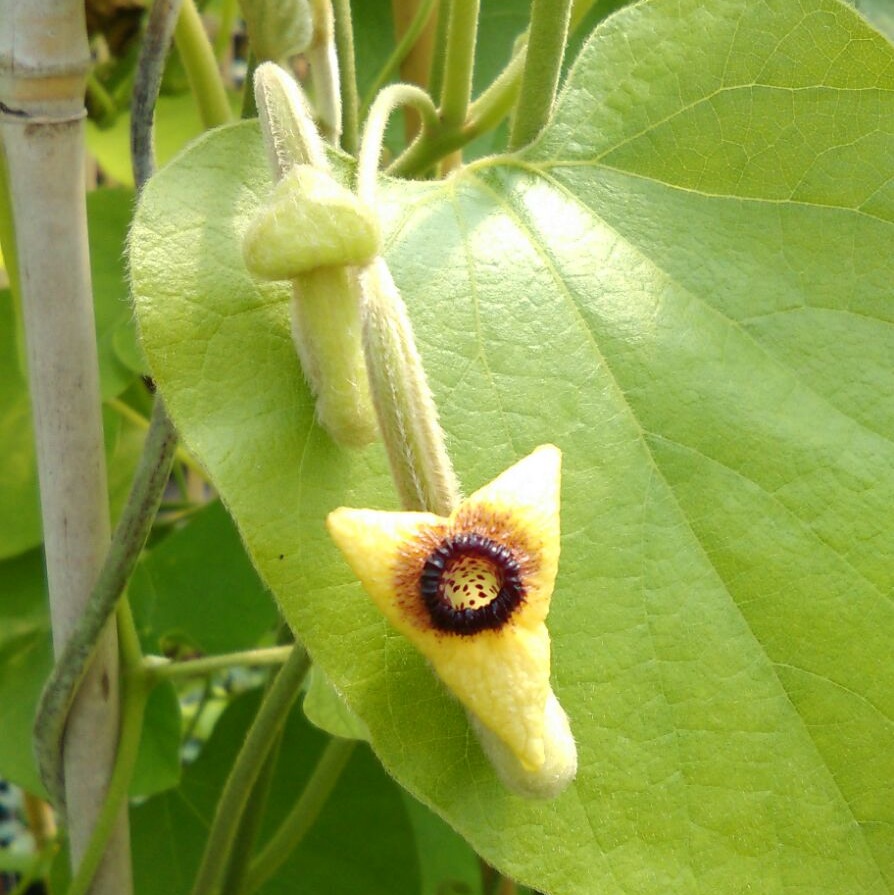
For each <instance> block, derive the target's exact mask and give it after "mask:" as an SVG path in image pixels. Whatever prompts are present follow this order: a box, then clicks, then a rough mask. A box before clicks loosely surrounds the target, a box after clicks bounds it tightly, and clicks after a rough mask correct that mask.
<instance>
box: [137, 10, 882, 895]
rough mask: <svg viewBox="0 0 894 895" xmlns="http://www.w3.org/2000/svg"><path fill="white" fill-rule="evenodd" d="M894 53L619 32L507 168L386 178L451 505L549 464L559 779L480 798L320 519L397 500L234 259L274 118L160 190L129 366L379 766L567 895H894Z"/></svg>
mask: <svg viewBox="0 0 894 895" xmlns="http://www.w3.org/2000/svg"><path fill="white" fill-rule="evenodd" d="M892 166H894V50H892V47H891V46H890V45H889V44H888V43H887V42H886V41H885V40H884V39H883V38H882V37H881V36H879V35H878V34H877V33H876V32H874V31H872V30H871V29H870V28H869V27H868V26H867V25H866V23H865V22H864V21H863V20H862V19H860V18H859V17H858V16H857V15H856V14H855V13H854V12H853V11H852V10H850V9H849V8H847V7H846V6H844V5H842V4H839V3H837V2H833V0H817V2H806V0H805V2H801V3H798V2H792V0H770V2H763V0H760V2H759V0H736V2H733V0H708V2H705V0H689V2H682V0H655V2H647V3H643V4H639V5H637V6H634V7H630V8H628V9H626V10H624V11H623V12H621V13H619V14H618V15H616V16H613V17H612V18H610V19H609V20H607V21H606V22H605V23H604V24H603V25H602V26H600V28H599V29H598V30H597V32H596V33H595V35H594V37H593V39H592V40H591V41H590V43H589V44H588V45H587V46H586V47H585V48H584V50H583V51H582V54H581V56H580V58H579V60H578V63H577V64H576V66H575V67H574V68H573V70H572V72H571V75H570V78H569V82H568V84H567V86H566V88H565V90H564V92H563V94H562V97H561V101H560V105H559V108H558V111H557V114H556V117H555V120H554V122H553V123H552V125H551V126H550V127H549V128H548V130H547V132H546V133H545V134H544V135H543V137H542V139H541V140H540V142H539V143H537V144H536V145H534V146H533V147H531V148H530V149H528V150H526V151H525V152H523V153H521V154H520V155H518V156H512V157H498V158H493V159H489V160H486V161H481V162H477V163H475V164H474V165H473V166H471V167H469V168H466V169H464V170H461V171H460V172H458V173H457V174H455V175H454V176H453V177H452V178H451V179H450V180H449V181H447V182H446V183H443V184H429V185H413V184H399V183H395V184H389V185H387V186H386V187H384V188H383V190H382V209H381V210H382V214H383V218H384V229H385V233H386V257H387V259H388V261H389V264H390V265H391V268H392V272H393V274H394V277H395V280H396V281H397V283H398V285H399V286H400V288H401V290H402V292H403V296H404V298H405V300H406V302H407V304H408V307H409V310H410V314H411V316H412V319H413V323H414V326H415V328H416V333H417V338H418V341H419V346H420V351H421V353H422V357H423V360H424V362H425V364H426V368H427V370H428V371H429V375H430V377H431V380H432V385H433V388H434V391H435V393H436V398H437V400H438V404H439V408H440V410H441V414H442V419H443V422H444V425H445V428H446V431H447V433H448V438H449V443H450V448H451V452H452V455H453V457H454V459H455V463H456V466H457V470H458V472H459V474H460V476H461V478H462V480H463V483H464V486H465V488H466V490H467V492H468V491H471V490H473V489H474V488H476V487H478V486H480V485H481V484H483V483H484V482H486V481H487V480H489V479H490V478H492V477H493V476H494V475H496V474H497V473H499V472H500V471H501V470H502V469H504V468H505V467H507V466H508V465H510V464H511V463H512V462H513V461H514V460H516V459H518V458H520V457H522V456H524V455H525V454H527V453H528V452H529V451H530V450H531V449H532V448H533V447H534V446H535V445H537V444H540V443H544V442H552V443H555V444H557V445H559V446H560V447H561V449H562V451H563V453H564V459H565V463H564V480H563V509H562V557H561V561H560V570H559V579H558V583H557V589H556V593H555V595H554V597H553V604H552V611H551V614H550V618H549V625H550V630H551V633H552V638H553V682H554V686H555V690H556V693H557V695H558V697H559V699H560V701H561V703H562V705H563V706H564V707H565V708H566V710H567V712H568V715H569V717H570V719H571V724H572V729H573V731H574V733H575V736H576V738H577V741H578V748H579V753H580V771H579V774H578V777H577V780H576V781H575V783H574V784H573V785H572V786H571V787H570V788H569V790H568V791H566V792H565V793H564V794H563V795H562V796H561V797H560V798H558V799H557V800H556V801H554V802H547V803H536V802H525V801H523V800H520V799H518V798H516V797H514V796H511V795H509V794H508V793H507V792H506V791H505V790H504V789H503V788H502V787H501V786H500V784H499V783H498V782H497V780H496V778H495V776H494V773H493V771H492V770H491V768H490V767H489V765H488V764H487V762H486V760H485V759H484V757H483V755H482V753H481V750H480V748H479V746H478V744H477V742H476V740H475V737H474V735H473V734H472V733H471V732H470V730H469V728H468V724H467V721H466V719H465V716H464V714H463V712H462V710H461V708H460V707H459V705H458V704H457V703H456V702H455V701H454V700H453V699H452V698H451V697H450V696H449V694H448V693H446V691H445V690H444V689H443V687H442V686H441V685H439V683H438V682H437V681H436V679H435V677H434V676H433V674H432V673H431V671H430V669H429V668H428V667H427V666H426V664H425V662H424V661H423V660H422V659H421V658H420V657H419V656H418V654H416V653H415V652H414V651H413V649H412V648H411V647H410V646H409V645H408V644H407V643H406V642H405V641H404V640H403V639H402V638H400V637H399V636H398V635H396V634H394V633H393V632H391V631H390V630H389V629H388V627H387V625H386V624H385V623H384V622H383V620H382V619H381V618H380V617H379V616H378V615H377V613H376V610H375V609H374V608H373V606H372V604H371V601H370V600H369V599H368V598H367V597H365V596H364V594H363V593H362V592H361V590H360V588H359V586H358V585H357V584H356V583H355V582H353V581H351V576H350V573H349V571H348V570H347V568H346V566H345V565H344V563H343V562H342V561H341V560H340V558H339V556H338V554H337V553H336V551H335V549H334V547H333V546H332V545H330V544H329V542H328V541H327V539H326V535H325V532H324V526H323V520H324V518H325V516H326V513H327V512H328V511H329V510H331V509H333V508H334V507H336V506H339V505H342V504H345V505H349V506H371V507H375V508H379V509H389V508H396V499H395V496H394V492H393V489H392V487H391V485H390V482H389V479H388V476H387V474H386V472H385V462H384V459H383V455H382V453H381V450H380V449H379V448H376V447H374V448H371V449H369V450H368V451H366V452H364V453H360V454H352V453H347V452H343V451H341V450H339V449H338V448H336V447H335V446H334V445H333V444H332V442H331V441H330V440H329V439H328V438H327V436H326V435H325V434H324V433H323V432H322V431H321V430H320V429H318V428H316V427H315V426H314V425H313V423H312V408H311V404H310V398H309V396H308V393H307V389H306V387H305V385H304V384H303V380H302V377H301V373H300V370H299V368H298V363H297V360H296V358H295V356H294V353H293V350H292V347H291V340H290V337H289V323H288V306H287V302H288V293H287V291H286V290H285V289H284V288H282V287H279V286H270V285H257V284H255V283H254V282H253V281H252V280H251V278H250V277H249V276H248V274H247V273H246V271H245V270H244V268H243V266H242V262H241V252H240V245H239V243H240V237H241V234H242V233H243V232H244V230H245V228H246V227H247V225H248V223H249V221H250V219H251V217H252V215H253V214H254V213H255V211H256V210H257V208H258V207H259V206H260V204H261V202H262V201H263V200H264V199H265V198H266V197H267V196H268V195H269V192H270V189H271V186H270V184H269V182H268V175H267V173H266V167H265V159H264V154H263V151H262V148H261V144H260V138H259V136H258V132H257V130H256V129H255V127H254V126H253V125H250V124H246V125H241V126H237V127H234V128H231V129H228V130H223V131H220V132H217V133H215V134H212V135H211V136H209V137H208V138H205V139H203V140H202V141H200V142H199V143H198V144H196V145H195V146H194V147H193V149H192V150H191V151H189V152H188V153H186V154H185V155H183V156H181V157H180V158H179V159H178V160H177V161H176V162H175V163H174V164H173V165H172V166H171V167H169V168H167V169H166V170H164V171H162V172H161V173H160V174H159V175H158V176H157V178H156V179H155V180H154V181H153V183H152V184H151V185H150V187H149V188H147V190H146V192H145V194H144V197H143V204H142V207H141V209H140V211H139V213H138V216H137V221H136V226H135V229H134V231H133V238H132V243H131V245H132V254H131V263H132V273H133V284H134V289H135V293H136V301H137V313H138V317H139V322H140V326H141V329H142V333H143V338H144V344H145V349H146V353H147V357H148V359H149V362H150V364H151V367H152V371H153V374H154V375H155V376H156V377H157V380H158V383H159V385H160V388H161V390H162V392H163V393H164V396H165V399H166V401H167V403H168V407H169V408H170V410H171V413H172V414H173V416H174V418H175V421H176V422H177V425H178V426H179V427H180V429H181V431H182V433H183V436H184V438H185V439H186V441H187V444H188V446H189V447H190V449H191V450H192V451H193V452H194V453H195V454H196V456H198V457H199V458H200V459H201V460H202V462H203V463H204V464H206V466H207V467H208V469H209V471H210V473H211V475H212V477H213V479H214V482H215V484H216V485H217V487H218V488H219V489H220V492H221V495H222V496H223V499H224V501H225V502H226V504H227V505H228V507H229V509H230V510H231V512H232V513H233V514H234V516H235V518H236V520H237V523H238V525H239V528H240V531H241V533H242V535H243V537H244V539H245V541H246V544H247V546H248V549H249V551H250V553H251V555H252V556H253V558H254V561H255V562H256V564H257V566H258V568H259V569H260V571H261V573H262V575H263V577H264V578H265V580H266V581H267V583H268V584H269V585H270V587H271V589H272V590H273V592H274V593H275V594H276V596H277V598H278V600H279V602H280V604H281V606H282V608H283V611H284V612H285V614H286V616H287V618H288V619H289V621H290V623H291V624H292V625H293V627H294V628H295V630H296V632H297V633H298V635H299V636H300V637H301V639H302V640H303V641H304V642H305V643H306V644H307V646H308V648H309V650H310V652H311V653H312V655H313V658H314V659H315V661H317V662H318V663H319V665H320V666H321V667H322V668H323V669H324V671H325V673H326V675H327V676H328V677H329V678H330V679H331V681H332V683H333V684H334V685H335V687H337V689H338V691H339V692H340V693H341V694H342V695H343V696H344V697H345V699H346V701H347V703H348V705H349V706H350V708H351V709H352V710H353V711H354V712H356V714H357V715H358V716H359V717H360V718H361V719H362V720H363V722H364V723H365V724H366V725H367V727H368V728H369V733H370V740H371V743H372V746H373V748H374V749H375V751H376V752H377V754H378V755H379V757H380V759H381V760H382V762H383V763H384V764H385V766H386V768H387V769H388V770H389V771H390V772H391V773H392V774H394V775H395V776H396V777H397V779H398V780H399V781H400V782H401V783H403V784H404V785H405V786H406V787H408V788H409V789H410V790H411V791H412V792H413V793H414V794H416V795H418V796H419V797H420V798H422V799H423V800H424V801H426V802H427V803H429V804H431V805H433V806H434V807H435V808H436V810H437V811H438V812H439V813H440V814H441V815H442V816H444V817H445V818H447V819H448V820H449V822H450V823H451V824H452V825H453V826H455V827H456V828H457V829H458V830H459V831H460V832H461V833H462V834H463V835H464V836H466V837H467V838H468V839H469V840H470V841H471V842H472V844H473V845H474V846H475V847H476V848H477V849H478V850H479V851H480V852H481V853H482V854H483V855H484V856H485V857H486V858H487V859H488V860H489V861H491V862H492V863H494V864H495V865H496V866H498V867H499V868H501V869H503V870H504V871H506V872H507V873H509V874H511V875H513V876H515V877H516V878H518V879H520V880H521V881H523V882H526V883H528V884H531V885H533V886H535V887H537V888H538V889H540V890H543V891H546V892H550V893H594V895H595V893H598V895H606V893H622V892H623V893H627V892H636V893H644V895H670V893H685V895H691V893H696V892H704V893H711V895H726V893H730V895H731V893H741V892H759V893H762V895H777V893H803V892H810V893H829V895H852V893H887V892H891V891H892V890H894V724H892V720H891V719H892V713H894V663H892V662H891V652H892V649H891V645H892V642H894V607H892V602H891V593H892V584H894V560H892V556H894V513H892V511H891V507H892V506H894V446H892V438H891V436H892V431H894V426H892V423H894V400H892V398H894V363H892V361H894V326H892V324H894V302H892V293H891V290H892V283H894V260H892V237H894V228H892V221H894V191H892V189H891V185H890V177H891V171H892V169H894V167H892Z"/></svg>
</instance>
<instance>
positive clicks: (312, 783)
mask: <svg viewBox="0 0 894 895" xmlns="http://www.w3.org/2000/svg"><path fill="white" fill-rule="evenodd" d="M356 744H357V743H356V740H341V739H337V738H336V739H332V740H331V741H330V742H329V744H328V745H327V746H326V749H325V751H324V752H323V754H322V756H321V757H320V760H319V761H318V762H317V766H316V767H315V768H314V771H313V774H312V775H311V778H310V780H308V781H307V785H306V786H305V787H304V791H303V792H302V793H301V796H300V798H299V799H298V801H297V802H296V803H295V804H294V806H293V807H292V810H291V811H290V812H289V813H288V814H287V815H286V817H285V819H284V820H283V822H282V823H281V824H280V826H279V829H278V830H277V831H276V833H274V835H273V838H272V839H271V840H270V841H269V842H268V843H267V845H265V846H264V848H263V850H262V851H261V853H260V854H259V855H258V856H257V858H255V860H254V861H252V862H251V865H250V866H249V868H248V874H247V876H246V880H245V892H246V895H251V893H252V892H256V891H257V890H258V889H260V888H261V886H263V885H264V883H265V882H267V880H268V879H270V877H271V876H273V874H274V873H275V872H276V871H277V870H278V869H279V867H280V866H281V865H282V864H283V862H285V860H286V859H287V858H288V857H289V855H290V854H291V853H292V852H293V851H294V850H295V848H296V847H297V846H298V845H299V843H300V842H301V840H302V839H303V838H304V836H305V834H306V833H307V831H308V830H309V829H310V828H311V827H312V826H313V824H314V821H315V820H316V819H317V817H318V816H319V814H320V811H321V810H322V808H323V806H324V805H325V804H326V800H327V799H328V798H329V795H330V794H331V793H332V790H333V789H334V788H335V784H336V783H338V778H339V777H340V776H341V772H342V771H343V770H344V768H345V765H347V763H348V760H349V759H350V757H351V754H352V753H353V751H354V747H355V746H356Z"/></svg>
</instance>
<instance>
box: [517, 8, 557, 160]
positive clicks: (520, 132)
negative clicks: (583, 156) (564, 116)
mask: <svg viewBox="0 0 894 895" xmlns="http://www.w3.org/2000/svg"><path fill="white" fill-rule="evenodd" d="M570 15H571V0H533V4H532V6H531V27H530V29H529V31H528V50H527V53H526V55H525V68H524V72H523V74H522V80H521V90H520V92H519V97H518V105H517V107H516V110H515V118H514V119H513V122H512V131H511V133H510V135H509V149H510V150H513V149H519V148H520V147H522V146H526V145H527V144H528V143H530V142H531V141H532V140H533V139H534V138H535V137H536V136H537V135H538V134H539V133H540V131H542V130H543V128H544V127H545V126H546V123H547V121H549V117H550V115H551V114H552V109H553V104H554V103H555V99H556V89H557V88H558V86H559V74H560V72H561V71H562V59H563V57H564V55H565V44H566V42H567V40H568V23H569V18H570Z"/></svg>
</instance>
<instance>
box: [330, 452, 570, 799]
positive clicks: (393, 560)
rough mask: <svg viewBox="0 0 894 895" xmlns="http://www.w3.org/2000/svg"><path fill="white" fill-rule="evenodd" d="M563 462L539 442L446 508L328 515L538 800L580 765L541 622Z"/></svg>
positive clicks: (488, 746) (393, 614) (497, 763)
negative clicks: (439, 511) (446, 510)
mask: <svg viewBox="0 0 894 895" xmlns="http://www.w3.org/2000/svg"><path fill="white" fill-rule="evenodd" d="M560 467H561V452H560V451H559V449H558V448H556V447H554V446H553V445H544V446H541V447H539V448H537V449H536V450H535V451H534V452H533V453H532V454H530V455H529V456H528V457H526V458H525V459H523V460H521V461H519V462H518V463H516V464H515V465H514V466H512V467H510V468H509V469H507V470H506V471H505V472H504V473H502V474H501V475H499V476H498V477H497V478H496V479H494V480H493V481H492V482H490V484H488V485H485V486H484V487H483V488H481V489H479V490H478V491H476V492H475V493H474V494H473V495H471V496H470V497H469V498H467V499H466V500H464V501H462V502H461V503H460V505H459V506H458V507H457V509H456V510H455V511H454V512H453V513H451V514H450V516H449V517H443V516H437V515H434V514H432V513H414V512H379V511H375V510H356V509H348V508H345V507H342V508H340V509H337V510H335V511H333V512H332V513H330V514H329V517H328V519H327V526H328V529H329V533H330V534H331V536H332V538H333V540H334V541H335V542H336V544H337V545H338V547H339V549H340V550H341V552H342V553H343V554H344V556H345V559H346V560H347V561H348V563H349V565H350V566H351V568H352V569H353V570H354V573H355V574H356V575H357V577H358V578H359V579H360V582H361V584H362V585H363V587H364V589H365V590H366V592H367V593H368V594H369V596H370V597H371V598H372V599H373V601H374V602H375V603H376V605H377V606H378V607H379V609H380V610H381V611H382V613H383V614H384V615H385V617H386V618H387V619H388V621H389V622H390V623H391V624H392V625H393V626H394V627H395V628H396V629H397V630H398V631H400V632H401V633H402V634H403V635H404V636H406V637H407V639H409V640H410V641H411V642H412V643H413V644H414V645H415V646H416V648H417V649H418V650H419V651H420V652H421V653H422V654H423V655H424V656H425V657H426V658H427V659H428V660H429V661H430V662H431V663H432V665H433V666H434V669H435V671H436V672H437V674H438V675H439V677H440V678H441V680H442V681H443V682H444V683H445V684H446V685H447V687H448V688H449V689H450V690H451V692H452V693H453V694H454V695H455V696H456V697H457V698H458V699H459V701H460V702H461V703H462V704H463V706H464V707H465V708H466V710H467V711H468V712H469V714H470V716H471V720H472V723H473V726H474V727H475V729H476V731H477V732H478V734H479V739H480V740H481V743H482V746H483V747H484V750H485V752H486V753H487V755H488V757H489V758H490V759H491V761H492V763H493V764H494V767H495V768H496V770H497V772H498V773H499V774H500V776H501V778H502V780H503V782H504V783H505V784H506V785H507V786H508V787H509V788H511V789H512V790H514V791H515V792H517V793H519V794H520V795H523V796H526V797H534V798H552V797H554V796H556V795H557V794H558V793H559V792H561V790H562V789H564V788H565V786H566V785H567V784H568V783H569V782H570V781H571V779H573V777H574V774H575V772H576V770H577V750H576V747H575V744H574V738H573V737H572V735H571V730H570V728H569V725H568V719H567V717H566V715H565V712H564V711H563V710H562V708H561V706H560V705H559V703H558V700H557V699H556V697H555V695H554V693H553V692H552V689H551V687H550V680H549V675H550V641H549V632H548V631H547V628H546V624H545V620H546V616H547V613H548V611H549V603H550V598H551V596H552V591H553V585H554V583H555V579H556V573H557V572H558V563H559V486H560Z"/></svg>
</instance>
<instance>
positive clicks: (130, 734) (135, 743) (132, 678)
mask: <svg viewBox="0 0 894 895" xmlns="http://www.w3.org/2000/svg"><path fill="white" fill-rule="evenodd" d="M118 625H119V627H118V633H119V638H120V639H119V644H120V647H121V658H122V660H123V664H124V666H125V674H124V699H123V702H122V707H121V733H120V736H119V739H118V754H117V756H116V758H115V769H114V770H113V771H112V778H111V780H110V781H109V788H108V790H107V791H106V796H105V800H104V801H103V804H102V808H101V809H100V812H99V817H98V818H97V820H96V825H95V826H94V827H93V830H92V832H91V834H90V841H89V842H88V844H87V849H86V851H85V852H84V856H83V858H82V859H81V863H80V864H79V865H78V868H77V870H76V872H75V874H74V877H73V878H72V881H71V883H70V885H69V887H68V890H67V892H66V895H86V893H87V892H88V891H89V889H90V884H91V882H92V881H93V876H94V874H95V873H96V868H97V867H99V863H100V861H101V860H102V858H103V855H104V854H105V850H106V845H107V843H108V841H109V837H110V836H111V834H112V831H113V830H114V828H115V824H116V821H117V819H118V815H119V813H120V812H121V811H122V809H123V808H124V804H125V801H126V799H127V794H128V790H129V788H130V781H131V779H132V777H133V771H134V767H135V766H136V762H137V753H138V752H139V748H140V736H141V734H142V731H143V718H144V715H145V709H146V700H147V699H148V696H149V688H148V687H147V686H146V681H145V679H144V678H143V676H142V675H141V673H140V659H141V656H140V645H139V639H138V638H137V634H136V629H135V628H134V624H133V617H132V616H131V614H130V607H129V606H128V604H127V601H126V600H124V601H122V602H121V603H120V605H119V607H118Z"/></svg>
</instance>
